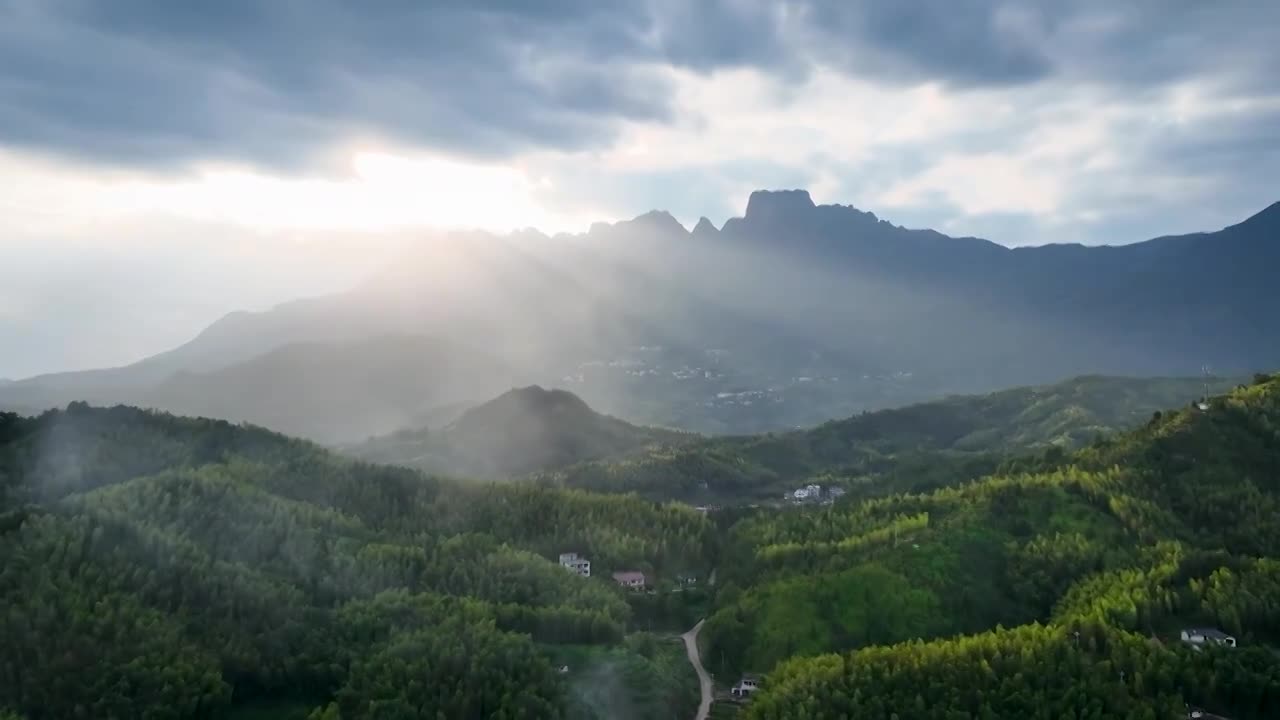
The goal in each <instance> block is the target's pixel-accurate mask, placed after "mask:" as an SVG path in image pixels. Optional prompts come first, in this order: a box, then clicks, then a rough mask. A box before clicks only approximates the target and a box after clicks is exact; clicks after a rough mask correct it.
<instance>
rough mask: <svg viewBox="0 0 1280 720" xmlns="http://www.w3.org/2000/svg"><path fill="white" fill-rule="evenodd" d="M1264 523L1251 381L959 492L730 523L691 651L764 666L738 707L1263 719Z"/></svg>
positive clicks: (1268, 402)
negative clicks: (1206, 631) (1209, 634)
mask: <svg viewBox="0 0 1280 720" xmlns="http://www.w3.org/2000/svg"><path fill="white" fill-rule="evenodd" d="M1277 517H1280V378H1278V379H1272V378H1268V377H1263V376H1260V377H1259V378H1257V381H1256V382H1255V383H1254V384H1252V385H1249V386H1244V387H1241V388H1238V389H1236V390H1233V391H1231V392H1230V393H1228V394H1226V395H1223V396H1220V397H1215V398H1212V399H1211V400H1210V401H1209V402H1208V403H1207V404H1206V406H1205V407H1204V408H1203V409H1202V408H1199V407H1186V408H1182V409H1178V410H1173V411H1169V412H1164V413H1161V414H1159V415H1157V416H1155V417H1152V418H1151V419H1150V420H1149V421H1148V422H1147V423H1146V424H1145V425H1144V426H1143V427H1141V428H1139V429H1137V430H1134V431H1132V432H1130V433H1126V434H1123V435H1120V436H1118V437H1115V438H1110V439H1102V440H1099V441H1097V442H1095V443H1092V444H1091V445H1089V446H1088V447H1086V448H1083V449H1081V450H1079V451H1077V452H1075V453H1073V454H1071V455H1069V456H1066V457H1063V458H1054V457H1039V458H1032V459H1028V460H1024V461H1021V462H1018V463H1011V464H1009V465H1007V466H1006V467H1005V468H1003V471H1002V472H1001V474H999V475H994V476H991V477H988V478H985V479H982V480H980V481H978V482H975V483H970V484H966V485H963V486H961V487H955V488H948V489H942V490H938V491H935V492H932V493H929V494H923V495H920V494H904V495H894V496H891V497H886V498H880V499H877V500H871V501H863V502H856V503H854V502H847V503H845V502H842V503H837V504H836V505H835V506H834V507H831V508H825V509H821V510H812V511H800V510H793V511H785V512H769V513H765V512H759V513H756V514H754V515H751V516H749V517H747V518H745V519H743V520H741V521H740V522H738V523H737V524H736V525H734V527H733V528H732V530H731V531H730V538H729V540H728V541H727V542H728V547H727V550H726V558H727V559H726V560H725V561H724V562H723V563H722V565H721V568H720V571H721V577H722V578H723V587H722V588H721V590H720V593H719V595H718V597H717V601H716V606H717V608H716V610H715V612H714V614H713V615H712V616H711V618H710V619H709V620H708V622H707V625H706V627H705V629H704V633H705V634H706V638H707V643H708V652H707V653H706V655H707V656H709V657H710V658H711V660H712V663H713V665H714V666H715V667H714V670H715V671H717V672H718V673H719V674H720V675H721V676H729V677H735V676H736V675H735V673H737V672H739V671H741V670H744V669H745V670H756V671H767V672H768V677H767V681H766V687H765V690H764V691H763V692H762V693H761V694H760V695H759V696H758V697H756V698H755V699H754V700H753V701H752V704H751V706H750V707H749V710H748V712H747V717H750V718H754V719H768V720H786V719H789V718H797V719H798V718H805V719H809V718H817V719H820V718H832V719H834V718H846V717H863V718H885V719H886V720H887V719H888V718H893V717H898V718H907V717H910V718H913V719H915V718H922V719H925V720H928V719H929V718H939V719H948V720H949V719H950V718H961V717H973V718H988V717H989V718H997V717H999V718H1006V717H1018V718H1043V719H1045V720H1056V719H1057V718H1062V717H1073V718H1150V719H1152V720H1155V719H1156V718H1175V717H1186V712H1187V711H1186V707H1187V705H1188V704H1189V705H1190V706H1193V707H1203V708H1206V709H1207V710H1209V711H1210V712H1213V713H1217V714H1220V715H1222V716H1226V717H1231V718H1236V719H1237V720H1239V719H1254V720H1262V719H1264V718H1274V717H1277V716H1280V651H1278V650H1277V648H1280V603H1278V602H1277V598H1280V525H1278V524H1277V522H1276V519H1277ZM1193 627H1209V628H1217V629H1221V630H1222V631H1224V632H1226V633H1229V634H1231V635H1232V636H1234V637H1235V638H1236V640H1237V641H1238V644H1239V647H1238V648H1226V647H1217V646H1212V647H1209V648H1207V649H1204V650H1203V651H1197V650H1194V649H1192V648H1190V647H1188V646H1186V645H1185V644H1183V643H1182V642H1180V639H1179V633H1180V630H1181V629H1183V628H1193ZM920 640H923V642H921V641H920ZM833 652H835V653H842V654H823V653H833Z"/></svg>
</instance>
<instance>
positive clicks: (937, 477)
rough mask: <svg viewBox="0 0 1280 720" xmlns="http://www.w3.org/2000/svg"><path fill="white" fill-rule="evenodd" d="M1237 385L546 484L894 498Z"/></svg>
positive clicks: (1005, 400) (976, 418)
mask: <svg viewBox="0 0 1280 720" xmlns="http://www.w3.org/2000/svg"><path fill="white" fill-rule="evenodd" d="M1238 382H1239V380H1238V379H1229V378H1211V379H1209V380H1208V381H1207V383H1206V380H1205V379H1204V378H1125V377H1103V376H1085V377H1078V378H1073V379H1070V380H1066V381H1063V382H1060V383H1057V384H1054V385H1045V386H1038V387H1021V388H1013V389H1010V390H1002V391H1000V392H995V393H990V394H986V395H965V396H955V397H950V398H945V399H942V400H938V401H934V402H926V403H920V404H917V405H911V406H908V407H904V408H897V409H891V410H881V411H878V412H871V413H862V414H861V415H857V416H854V417H851V418H847V419H844V420H836V421H832V422H828V423H825V424H823V425H820V426H818V427H816V428H812V429H809V430H798V431H794V432H785V433H768V434H763V435H752V436H743V437H726V438H709V439H706V440H703V441H701V442H697V443H692V444H689V445H685V446H683V447H670V446H668V447H659V448H654V449H651V450H650V451H648V452H646V453H643V454H640V455H638V456H636V457H632V458H627V459H624V460H621V461H618V460H607V461H602V462H590V463H582V464H579V465H576V466H573V467H570V468H566V469H565V470H563V471H560V472H556V473H549V474H546V475H544V476H543V478H542V479H543V480H544V481H545V482H549V483H562V484H564V485H568V486H571V487H581V488H588V489H593V490H613V491H635V492H640V493H643V494H645V495H648V496H651V497H655V498H673V497H674V498H682V499H687V500H690V501H696V502H742V501H753V500H756V499H760V498H767V497H777V496H778V495H779V494H780V493H782V492H785V491H787V490H790V489H793V488H795V487H796V486H797V485H803V484H805V483H806V482H810V481H817V482H819V483H822V484H835V485H840V486H843V487H844V488H845V489H847V490H850V491H853V492H855V494H861V495H868V494H887V493H890V492H893V491H895V490H911V489H916V490H920V489H928V488H931V487H936V486H938V485H940V484H949V483H954V482H956V479H957V476H961V477H970V478H973V477H978V476H980V475H984V474H988V473H991V472H994V471H995V469H996V467H997V466H998V464H999V462H1000V461H1001V460H1003V459H1004V458H1005V457H1007V456H1009V455H1016V454H1021V453H1026V452H1029V451H1038V450H1043V449H1048V448H1060V449H1062V450H1070V449H1073V448H1076V447H1079V446H1081V445H1083V444H1085V443H1087V442H1089V441H1091V440H1092V439H1094V438H1096V437H1099V436H1103V435H1110V434H1113V433H1116V432H1119V431H1122V430H1128V429H1130V428H1133V427H1137V426H1138V425H1140V424H1142V423H1143V422H1145V421H1146V420H1147V419H1149V418H1150V417H1151V414H1152V413H1153V412H1156V411H1158V410H1163V409H1167V408H1175V407H1179V406H1184V405H1188V404H1190V403H1191V402H1193V401H1195V400H1196V399H1198V398H1200V397H1201V396H1202V395H1203V393H1204V391H1205V385H1206V384H1207V385H1208V390H1209V392H1212V393H1217V392H1222V391H1224V390H1226V389H1228V388H1230V387H1232V386H1233V385H1234V384H1236V383H1238Z"/></svg>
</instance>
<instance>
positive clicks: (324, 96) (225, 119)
mask: <svg viewBox="0 0 1280 720" xmlns="http://www.w3.org/2000/svg"><path fill="white" fill-rule="evenodd" d="M1113 5H1115V4H1114V3H1105V2H1102V0H1089V1H1088V2H1082V3H1059V2H1051V1H1050V0H1038V1H1036V2H1030V3H1007V2H1001V1H999V0H945V1H944V0H921V1H920V2H913V3H904V2H878V1H873V0H866V1H863V2H847V1H844V0H789V1H786V2H777V3H759V2H750V1H748V0H707V2H697V3H686V2H678V1H677V0H647V1H646V0H598V1H590V0H551V1H549V2H520V1H518V0H497V1H495V0H490V1H488V2H464V1H463V0H436V1H434V2H413V1H411V0H373V1H371V2H355V1H354V0H313V1H305V2H304V1H303V0H274V1H272V2H263V1H260V0H224V1H222V2H207V3H206V2H191V3H184V2H167V1H165V0H112V1H111V2H98V1H95V0H0V144H9V145H20V146H26V147H34V148H39V149H43V150H50V151H56V152H62V153H66V154H71V155H78V156H89V157H92V158H94V159H98V160H103V161H107V162H113V163H126V164H147V165H158V164H159V165H162V164H169V163H181V162H184V161H186V160H190V159H193V158H209V157H216V158H234V159H239V160H245V161H249V162H253V163H258V164H264V165H273V166H277V167H289V166H298V165H302V164H305V163H309V162H314V161H315V159H316V156H317V154H318V153H319V152H320V151H321V150H323V148H325V147H326V146H327V145H328V144H329V143H332V142H333V141H335V140H337V139H340V138H343V137H347V136H350V135H353V134H370V135H377V136H382V137H388V138H390V139H393V140H398V141H404V142H408V143H412V144H425V145H431V146H435V147H440V148H444V149H448V150H455V151H459V152H464V153H468V154H474V155H491V156H500V155H505V154H509V153H512V152H516V151H519V150H521V149H525V148H529V147H552V148H560V149H574V148H584V147H593V146H599V145H602V144H605V143H607V142H609V141H610V140H611V139H612V138H613V137H615V135H616V133H617V131H618V128H619V124H620V123H621V122H622V121H624V120H641V121H658V122H662V121H667V120H669V119H671V118H672V117H674V115H675V113H676V112H677V108H674V107H673V106H672V102H673V98H672V89H671V88H670V87H669V84H668V80H667V79H666V76H665V75H664V74H663V73H662V72H661V71H660V68H661V67H662V66H664V65H673V66H678V67H685V68H690V69H693V70H696V71H711V70H715V69H717V68H723V67H741V66H749V67H757V68H761V69H764V70H767V71H770V72H778V73H787V74H790V75H793V76H797V77H798V76H800V75H802V74H803V73H804V72H805V70H806V69H807V68H809V67H811V66H812V65H813V64H815V63H817V64H823V65H828V66H834V67H838V68H840V69H842V70H843V71H846V72H848V73H850V74H855V75H858V76H861V77H865V78H869V79H873V80H875V81H878V82H883V83H915V82H921V81H935V82H940V83H943V84H946V85H951V86H959V87H973V86H1009V85H1019V84H1028V83H1036V82H1048V81H1052V80H1053V79H1055V78H1060V79H1063V80H1068V81H1072V82H1089V83H1099V84H1117V83H1118V84H1134V83H1145V84H1147V85H1151V84H1156V83H1163V82H1168V81H1171V80H1175V79H1178V78H1181V77H1187V76H1190V75H1194V74H1197V73H1202V72H1209V71H1212V72H1219V73H1221V74H1223V75H1224V76H1230V77H1231V78H1232V79H1233V80H1234V81H1236V82H1238V83H1239V84H1241V85H1242V86H1249V85H1251V84H1252V85H1258V86H1261V85H1262V84H1263V83H1267V82H1273V80H1270V79H1269V76H1268V75H1266V72H1267V71H1268V69H1273V68H1274V67H1276V66H1277V63H1278V62H1280V57H1278V56H1277V51H1276V50H1275V49H1274V47H1273V45H1274V43H1272V42H1271V38H1269V37H1268V34H1269V32H1268V29H1269V28H1274V27H1275V26H1276V21H1277V20H1278V19H1280V18H1278V17H1277V15H1278V14H1280V4H1276V3H1257V2H1225V3H1201V2H1190V1H1189V0H1177V1H1169V2H1166V1H1164V0H1140V1H1139V2H1137V3H1127V4H1124V7H1123V8H1114V7H1112V6H1113Z"/></svg>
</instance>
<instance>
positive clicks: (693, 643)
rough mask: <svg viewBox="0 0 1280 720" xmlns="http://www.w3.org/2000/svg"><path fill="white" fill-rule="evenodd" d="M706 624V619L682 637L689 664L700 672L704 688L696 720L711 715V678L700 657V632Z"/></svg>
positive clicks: (699, 682) (699, 676)
mask: <svg viewBox="0 0 1280 720" xmlns="http://www.w3.org/2000/svg"><path fill="white" fill-rule="evenodd" d="M704 622H706V620H705V619H703V620H699V621H698V624H697V625H694V626H693V628H691V629H690V630H689V632H687V633H685V634H684V635H681V636H680V639H682V640H684V650H685V653H686V654H687V655H688V656H689V663H690V664H691V665H693V669H694V670H696V671H697V672H698V684H699V685H700V686H701V687H702V702H700V703H699V704H698V714H697V715H695V716H694V720H707V715H710V714H711V690H712V686H711V676H710V675H708V674H707V669H706V668H704V667H702V658H701V656H699V655H698V632H699V631H701V630H702V623H704Z"/></svg>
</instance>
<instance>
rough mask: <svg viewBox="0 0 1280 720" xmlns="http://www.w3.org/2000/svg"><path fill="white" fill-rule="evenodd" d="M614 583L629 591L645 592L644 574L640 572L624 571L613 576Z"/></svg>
mask: <svg viewBox="0 0 1280 720" xmlns="http://www.w3.org/2000/svg"><path fill="white" fill-rule="evenodd" d="M613 581H614V582H616V583H618V584H619V585H621V586H622V587H624V588H627V589H628V590H644V588H645V579H644V573H642V572H640V571H639V570H623V571H620V572H616V573H614V574H613Z"/></svg>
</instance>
